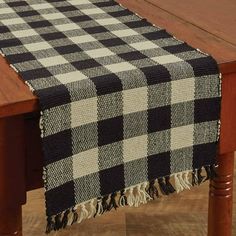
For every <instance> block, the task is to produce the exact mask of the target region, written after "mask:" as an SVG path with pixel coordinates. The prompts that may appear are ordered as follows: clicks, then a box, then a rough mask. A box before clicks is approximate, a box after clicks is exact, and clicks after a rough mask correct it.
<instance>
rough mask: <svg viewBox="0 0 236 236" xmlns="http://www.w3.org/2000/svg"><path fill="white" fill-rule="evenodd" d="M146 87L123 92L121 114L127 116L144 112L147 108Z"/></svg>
mask: <svg viewBox="0 0 236 236" xmlns="http://www.w3.org/2000/svg"><path fill="white" fill-rule="evenodd" d="M147 96H148V89H147V87H141V88H135V89H129V90H124V91H123V112H124V114H129V113H133V112H137V111H144V110H147V108H148V97H147Z"/></svg>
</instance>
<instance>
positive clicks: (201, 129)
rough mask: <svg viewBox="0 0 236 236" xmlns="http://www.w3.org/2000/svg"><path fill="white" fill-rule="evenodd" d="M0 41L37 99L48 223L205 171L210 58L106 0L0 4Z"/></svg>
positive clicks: (214, 94)
mask: <svg viewBox="0 0 236 236" xmlns="http://www.w3.org/2000/svg"><path fill="white" fill-rule="evenodd" d="M0 33H1V34H0V49H1V53H2V55H4V56H5V57H6V59H7V60H8V62H9V64H11V66H12V67H13V68H14V69H15V70H16V71H17V72H18V73H19V74H20V76H21V77H22V79H23V80H24V81H26V83H27V84H28V85H29V86H30V88H31V89H32V90H33V91H34V93H35V94H36V95H37V96H38V97H39V101H40V109H41V124H40V125H41V129H42V147H43V153H44V184H45V189H46V192H45V197H46V209H47V216H48V217H49V219H50V220H51V219H52V218H53V219H54V220H55V221H61V222H62V221H63V219H61V218H60V217H62V215H61V214H62V213H64V215H65V211H66V210H68V209H72V210H73V212H75V210H76V208H77V207H78V206H80V204H83V203H86V202H89V201H91V200H92V199H93V200H94V199H98V200H97V201H95V202H89V203H90V204H91V205H93V204H94V205H93V207H94V206H95V207H96V206H97V211H98V207H99V206H98V203H99V200H100V199H102V198H103V197H104V196H106V197H107V196H108V197H109V196H110V197H111V194H114V193H119V191H121V193H123V194H124V193H125V191H126V190H127V189H130V188H132V186H136V185H138V184H143V183H150V181H155V180H156V179H161V178H162V177H169V176H172V175H174V174H176V173H184V172H186V171H195V170H200V169H201V168H202V167H204V166H205V167H207V166H208V167H209V166H212V165H214V164H215V162H216V161H215V156H216V151H217V141H218V130H219V127H218V120H219V113H220V78H219V71H218V67H217V63H216V62H215V60H214V59H213V58H212V57H211V56H209V55H206V54H204V53H201V52H200V51H198V50H196V49H194V48H192V47H190V46H189V45H187V44H186V43H184V42H182V41H179V40H177V39H175V38H174V37H173V36H171V35H170V34H169V33H167V32H166V31H165V30H163V29H161V28H159V27H156V26H153V25H152V24H150V23H149V22H147V21H146V20H145V19H141V18H140V17H139V16H137V15H136V14H134V13H132V12H131V11H129V10H127V9H125V8H123V7H122V6H120V5H119V4H117V3H116V2H115V1H113V0H67V1H66V0H48V1H46V0H40V1H38V0H27V1H19V0H6V1H3V0H0ZM186 173H187V172H186ZM198 177H199V176H198ZM163 181H164V183H165V184H167V183H168V179H164V180H163ZM159 182H161V181H159ZM180 184H181V182H180ZM182 185H183V184H182ZM141 187H142V186H141ZM108 197H107V198H106V199H108ZM96 204H97V205H96ZM83 206H84V205H83ZM103 207H104V204H103ZM66 214H69V212H67V213H66ZM56 215H57V216H59V217H58V218H60V219H57V218H56V217H55V216H56ZM82 218H83V217H82ZM84 218H86V217H84ZM74 221H76V219H74Z"/></svg>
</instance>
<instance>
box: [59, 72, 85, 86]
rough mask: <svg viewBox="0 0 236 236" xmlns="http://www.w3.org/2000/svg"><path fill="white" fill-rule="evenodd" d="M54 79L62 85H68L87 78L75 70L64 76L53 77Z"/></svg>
mask: <svg viewBox="0 0 236 236" xmlns="http://www.w3.org/2000/svg"><path fill="white" fill-rule="evenodd" d="M55 78H56V79H58V80H59V81H60V82H61V83H62V84H68V83H72V82H75V81H79V80H84V79H87V78H88V77H87V76H85V75H84V74H83V73H81V72H80V71H78V70H77V71H72V72H69V73H65V74H58V75H56V76H55Z"/></svg>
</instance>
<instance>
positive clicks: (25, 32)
mask: <svg viewBox="0 0 236 236" xmlns="http://www.w3.org/2000/svg"><path fill="white" fill-rule="evenodd" d="M12 34H14V35H15V36H16V37H17V38H23V37H30V36H35V35H38V33H37V32H36V31H35V30H33V29H27V30H17V31H13V32H12Z"/></svg>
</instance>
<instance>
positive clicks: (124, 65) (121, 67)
mask: <svg viewBox="0 0 236 236" xmlns="http://www.w3.org/2000/svg"><path fill="white" fill-rule="evenodd" d="M105 67H106V68H107V69H108V70H110V71H111V72H113V73H117V72H122V71H128V70H135V69H136V67H135V66H133V65H131V64H130V63H128V62H120V63H116V64H111V65H106V66H105Z"/></svg>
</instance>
